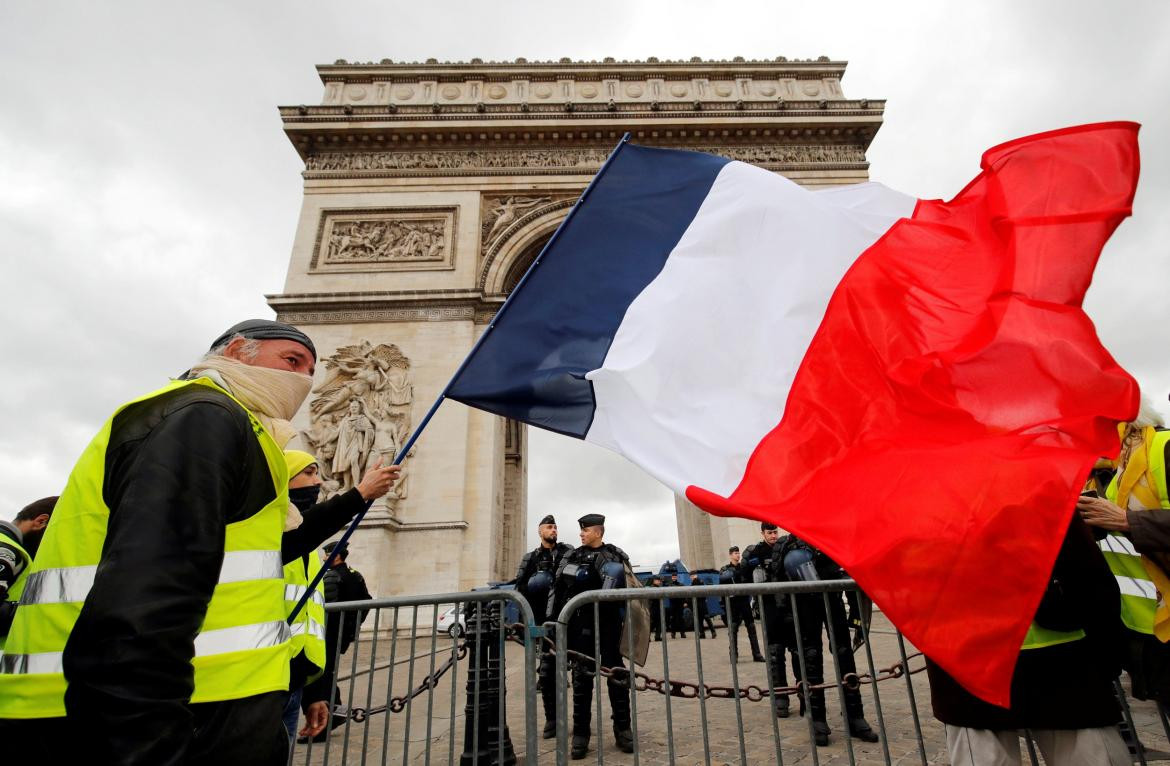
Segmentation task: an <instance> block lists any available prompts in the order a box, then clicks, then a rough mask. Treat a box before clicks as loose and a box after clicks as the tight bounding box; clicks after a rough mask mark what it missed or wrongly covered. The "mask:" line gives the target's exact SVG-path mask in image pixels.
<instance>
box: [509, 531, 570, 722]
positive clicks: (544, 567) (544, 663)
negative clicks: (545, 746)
mask: <svg viewBox="0 0 1170 766" xmlns="http://www.w3.org/2000/svg"><path fill="white" fill-rule="evenodd" d="M540 523H541V524H556V520H555V519H553V517H552V516H551V515H550V516H545V517H544V519H542V520H541V522H540ZM572 550H573V546H571V545H569V544H568V543H557V544H556V545H555V546H553V547H552V548H546V547H544V545H543V544H541V545H539V546H537V547H536V549H535V550H531V551H528V553H525V554H524V558H522V559H520V566H519V567H517V569H516V592H517V593H519V594H520V595H521V596H523V597H524V599H525V600H526V601H527V602H528V605H529V606H530V607H532V618H533V620H534V621H535V622H536V624H537V625H540V624H541V623H542V622H544V621H545V620H555V619H556V617H557V616H556V615H555V614H548V603H549V596H551V595H552V586H553V579H554V578H555V577H556V572H557V567H559V566H560V563H561V559H562V558H564V556H565V554H567V553H569V552H570V551H572ZM544 649H545V647H542V651H541V653H540V665H539V666H538V670H537V682H536V688H537V689H539V690H540V697H541V701H542V702H543V703H544V720H545V725H544V736H545V738H546V739H547V738H550V737H555V736H556V713H557V701H556V681H555V680H554V679H555V676H554V673H555V671H556V656H555V655H553V654H551V653H549V652H547V651H543V650H544Z"/></svg>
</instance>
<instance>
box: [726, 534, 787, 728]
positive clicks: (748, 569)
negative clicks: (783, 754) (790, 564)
mask: <svg viewBox="0 0 1170 766" xmlns="http://www.w3.org/2000/svg"><path fill="white" fill-rule="evenodd" d="M776 547H778V546H773V545H768V543H766V542H764V541H763V540H760V541H759V542H757V543H755V544H753V545H749V546H748V547H747V549H746V550H744V552H743V558H742V559H741V560H740V563H739V569H740V576H741V577H742V578H743V580H744V582H787V580H788V577H787V576H786V575H785V574H784V567H783V565H782V562H780V561H777V560H775V559H774V557H773V550H774V549H775V548H776ZM759 602H760V618H761V619H762V620H763V621H764V632H765V633H766V634H767V635H765V637H764V638H765V639H766V641H767V645H768V646H767V649H768V663H769V670H770V671H771V678H770V679H769V683H770V685H771V686H773V687H776V686H787V685H788V674H787V673H786V672H785V668H784V650H785V648H787V649H788V651H789V652H791V653H792V664H793V665H794V666H795V665H796V664H797V662H796V632H795V629H794V628H793V625H792V609H791V607H790V606H789V600H788V597H787V596H759ZM788 708H789V702H788V697H787V696H784V697H777V698H776V715H777V716H779V717H781V718H787V717H788Z"/></svg>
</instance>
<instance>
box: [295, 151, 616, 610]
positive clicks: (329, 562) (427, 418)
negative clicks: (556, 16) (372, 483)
mask: <svg viewBox="0 0 1170 766" xmlns="http://www.w3.org/2000/svg"><path fill="white" fill-rule="evenodd" d="M629 140H630V134H629V133H626V134H625V135H623V136H622V137H621V140H620V141H618V143H617V146H615V147H614V149H613V151H612V152H610V153H609V157H607V158H606V160H605V162H604V163H602V165H601V168H600V169H599V170H598V171H597V174H596V175H595V176H593V180H591V181H590V182H589V185H588V186H586V187H585V191H583V192H581V196H580V197H578V198H577V202H576V203H575V204H574V205H573V208H572V209H571V210H570V211H569V214H568V215H566V216H565V220H563V221H561V224H560V226H558V227H557V230H556V231H554V232H553V235H552V236H551V237H550V238H549V240H548V242H547V243H545V246H544V247H543V248H541V251H540V254H539V255H537V256H536V260H534V261H533V262H532V265H531V266H529V267H528V270H527V271H525V272H524V276H523V277H521V278H520V281H519V282H517V283H516V287H515V288H513V289H512V292H511V293H509V295H508V297H507V299H506V300H505V301H504V303H503V305H502V306H500V310H499V311H497V312H496V316H495V317H494V318H493V319H492V321H491V322H489V323H488V326H487V329H485V330H484V331H483V335H481V336H479V340H477V341H476V342H475V345H474V346H472V347H471V351H469V352H467V356H466V357H464V358H463V361H462V362H461V363H460V364H459V368H458V369H457V370H455V373H454V374H453V375H452V376H451V379H450V380H448V381H447V385H446V386H444V387H443V390H442V391H441V392H440V393H439V396H438V397H437V398H436V399H435V402H434V404H432V405H431V408H430V409H429V410H427V414H426V415H424V416H423V419H422V420H421V421H419V424H418V426H416V427H415V429H414V432H413V433H411V435H410V438H409V439H407V440H406V444H404V445H403V446H402V449H400V450H399V451H398V454H397V455H395V456H394V462H393V463H391V465H399V464H401V463H402V460H403V458H405V457H406V456H407V454H409V453H410V450H411V448H412V447H414V443H415V442H416V441H418V437H419V436H420V435H421V434H422V432H423V429H425V428H426V427H427V424H428V423H430V422H431V418H432V417H434V416H435V413H436V412H438V410H439V405H441V404H442V403H443V400H444V399H446V398H447V393H448V392H449V391H450V390H451V385H452V384H453V383H454V382H455V381H456V380H458V379H459V376H460V375H462V373H463V370H464V368H466V367H467V363H468V362H469V361H470V360H471V359H472V357H474V356H475V353H476V352H477V351H478V350H479V347H480V346H481V345H482V344H483V342H484V340H485V339H486V338H487V337H488V334H489V333H491V331H492V329H493V328H494V327H495V326H496V322H497V321H498V320H499V318H500V317H501V316H502V315H503V313H504V312H505V311H507V310H508V305H509V304H510V303H511V302H512V299H513V298H514V297H516V295H517V294H518V293H519V292H520V289H521V288H522V287H524V283H525V282H527V281H528V277H529V276H531V275H532V273H533V272H534V271H536V267H537V266H539V265H540V262H541V260H542V259H543V258H544V254H545V253H547V252H548V250H549V248H551V247H552V246H553V244H554V243H555V242H556V241H557V238H558V237H560V235H561V232H562V231H564V229H565V226H566V224H568V223H569V221H570V220H572V218H573V214H574V213H575V212H577V210H578V208H579V207H580V206H581V203H582V202H584V201H585V198H586V197H588V196H589V192H590V191H592V190H593V187H594V186H595V185H596V184H597V180H598V179H599V178H601V177H602V176H603V175H605V171H606V168H608V167H609V165H610V163H611V162H613V159H614V157H616V156H617V154H618V152H619V151H621V148H622V147H623V146H625V145H626V144H627V143H628V142H629ZM373 504H374V501H373V500H370V501H369V502H367V503H366V507H365V508H363V509H362V510H361V511H360V512H359V513H358V515H357V516H355V517H354V519H353V521H351V522H350V524H349V527H348V528H347V529H346V530H345V534H343V535H342V536H341V539H340V540H338V541H337V545H335V546H333V550H332V551H331V552H330V553H329V557H328V558H326V559H325V565H324V566H323V567H321V570H320V571H319V572H317V574H316V575H314V576H313V580H312V582H310V583H309V587H308V588H306V589H305V593H304V595H302V596H301V598H300V600H299V601H297V605H296V606H295V607H294V608H293V610H292V612H291V613H290V614H289V616H288V619H287V620H286V622H287V623H288V624H290V625H291V624H292V622H293V620H295V619H296V618H297V615H298V614H300V613H301V610H302V609H304V608H305V604H306V603H307V602H308V600H309V598H310V597H311V596H312V594H313V591H315V590H316V589H317V584H318V583H320V582H321V578H322V577H324V576H325V573H326V572H328V571H329V569H330V567H332V566H333V562H334V561H335V560H336V558H337V552H338V551H340V550H343V549H344V547H345V544H346V542H348V541H349V538H350V537H352V536H353V533H354V530H356V529H357V527H358V524H361V522H362V519H364V518H365V517H366V513H367V512H369V510H370V506H372V505H373Z"/></svg>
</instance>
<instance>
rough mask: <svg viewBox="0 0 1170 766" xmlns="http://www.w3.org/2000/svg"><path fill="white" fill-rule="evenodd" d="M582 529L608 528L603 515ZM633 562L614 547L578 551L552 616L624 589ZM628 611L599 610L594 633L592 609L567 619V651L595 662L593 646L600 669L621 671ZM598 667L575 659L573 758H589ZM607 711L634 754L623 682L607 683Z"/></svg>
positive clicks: (564, 573)
mask: <svg viewBox="0 0 1170 766" xmlns="http://www.w3.org/2000/svg"><path fill="white" fill-rule="evenodd" d="M578 523H579V524H580V525H581V527H582V529H584V528H585V527H589V526H599V525H602V524H604V523H605V517H604V516H601V515H600V514H589V515H587V516H582V517H581V518H580V519H578ZM628 565H629V557H628V556H627V555H626V554H625V552H624V551H622V549H621V548H618V547H617V546H616V545H611V544H609V543H603V544H602V545H600V546H598V547H596V548H587V547H585V546H582V547H580V548H575V549H574V550H572V551H571V552H569V553H568V554H566V555H565V556H564V557H563V558H562V559H561V563H560V565H559V566H558V567H557V573H556V589H555V592H554V596H553V603H552V609H551V610H550V614H560V611H561V609H562V608H564V606H565V604H566V603H568V601H569V599H571V598H572V597H573V596H576V595H577V594H579V593H584V592H586V591H590V590H598V589H608V588H622V587H625V584H626V580H625V571H626V568H627V566H628ZM623 617H624V609H623V607H622V605H621V604H617V603H602V604H598V605H597V623H596V624H597V633H596V634H595V633H594V610H593V609H592V608H588V607H587V608H584V609H579V610H577V611H576V612H574V613H573V615H572V616H571V617H570V618H569V624H568V649H569V650H570V651H573V652H579V653H580V654H583V655H587V656H589V657H592V658H594V659H595V660H596V659H597V654H596V653H595V649H594V641H595V638H596V641H597V643H598V644H599V646H600V649H601V656H600V664H601V666H602V667H607V668H621V667H623V661H622V656H621V651H620V648H619V647H620V644H621V635H622V626H623ZM594 664H595V663H594V662H591V661H589V660H580V659H574V660H573V749H572V756H573V758H575V759H576V758H583V757H585V752H586V749H587V747H588V744H589V737H590V733H591V732H590V721H591V719H592V713H593V706H592V699H593V676H594V675H595V674H596V669H595V667H594ZM606 687H607V689H608V691H609V707H610V710H611V712H612V717H613V729H614V740H615V741H616V743H617V745H618V747H619V748H621V749H622V750H624V751H626V752H633V745H634V742H633V735H632V734H631V732H630V689H629V686H628V685H627V684H626V683H625V682H624V681H623V680H621V679H615V678H607V679H606Z"/></svg>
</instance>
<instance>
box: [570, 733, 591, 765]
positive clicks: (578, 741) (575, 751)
mask: <svg viewBox="0 0 1170 766" xmlns="http://www.w3.org/2000/svg"><path fill="white" fill-rule="evenodd" d="M588 752H589V733H588V732H586V733H584V734H578V733H577V732H576V730H574V731H573V742H572V747H571V749H570V750H569V757H570V758H572V759H573V760H574V761H579V760H581V759H582V758H584V757H585V754H586V753H588Z"/></svg>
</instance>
